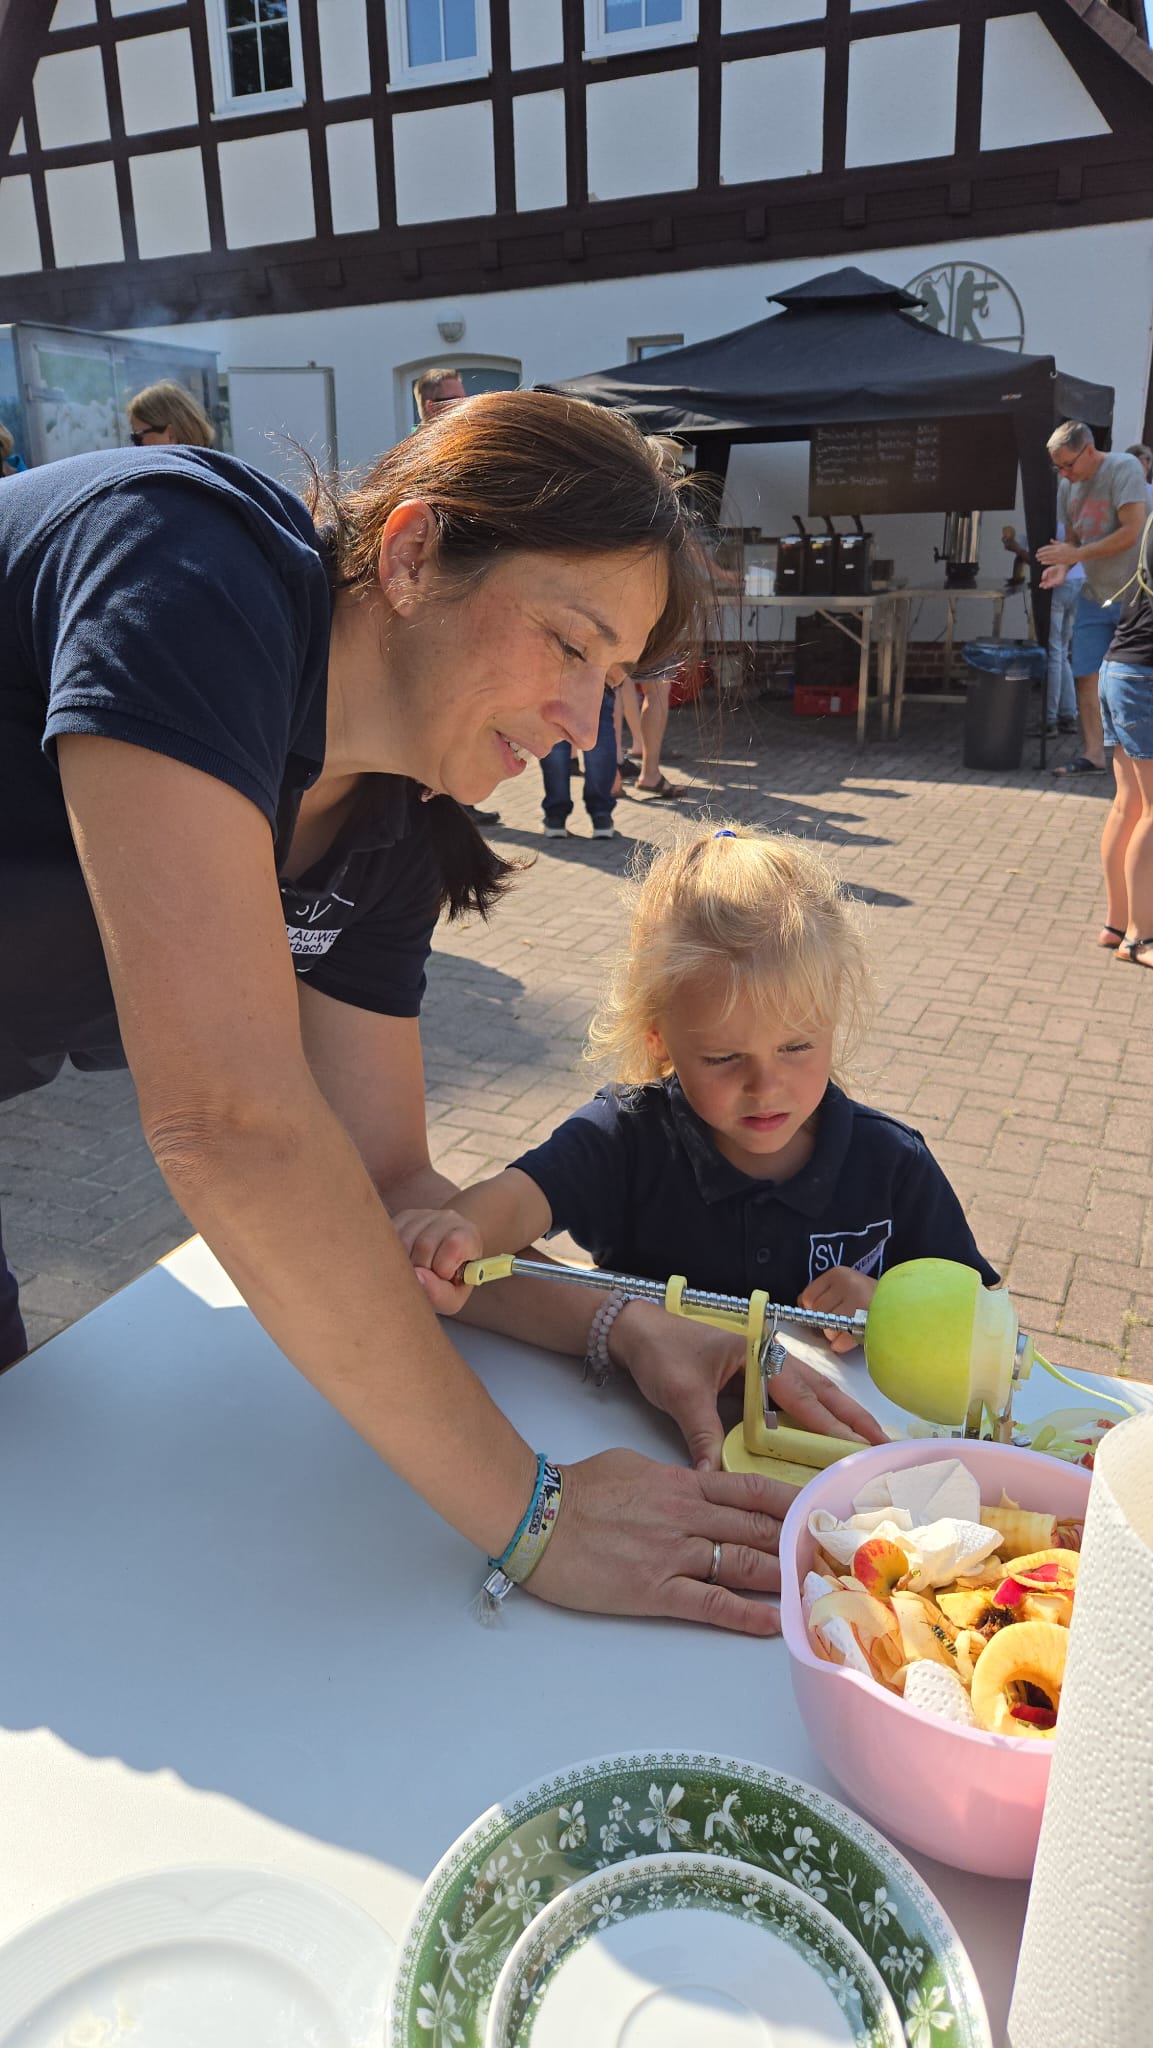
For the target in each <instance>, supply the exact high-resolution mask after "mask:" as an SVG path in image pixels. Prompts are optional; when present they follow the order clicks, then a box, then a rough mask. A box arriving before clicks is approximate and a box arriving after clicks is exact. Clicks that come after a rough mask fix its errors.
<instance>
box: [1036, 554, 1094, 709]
mask: <svg viewBox="0 0 1153 2048" xmlns="http://www.w3.org/2000/svg"><path fill="white" fill-rule="evenodd" d="M1057 538H1058V540H1064V538H1065V529H1064V527H1063V526H1059V527H1058V528H1057ZM1084 581H1085V571H1084V569H1082V568H1081V566H1080V564H1079V563H1074V564H1073V567H1072V568H1071V569H1067V570H1066V572H1065V581H1064V582H1063V583H1059V584H1058V585H1057V588H1056V589H1055V590H1054V591H1052V592H1051V594H1050V598H1049V670H1048V679H1047V682H1046V688H1045V731H1046V733H1047V735H1048V736H1049V737H1050V738H1053V737H1054V736H1055V735H1056V734H1057V733H1059V732H1076V730H1077V685H1076V683H1075V681H1074V670H1073V661H1072V655H1073V626H1074V623H1075V621H1076V617H1077V601H1078V599H1079V597H1080V595H1081V589H1082V585H1083V584H1084Z"/></svg>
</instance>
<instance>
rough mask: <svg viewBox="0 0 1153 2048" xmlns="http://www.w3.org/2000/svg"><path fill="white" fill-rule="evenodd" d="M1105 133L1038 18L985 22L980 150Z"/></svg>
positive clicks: (1091, 103)
mask: <svg viewBox="0 0 1153 2048" xmlns="http://www.w3.org/2000/svg"><path fill="white" fill-rule="evenodd" d="M1108 133H1109V123H1108V121H1107V120H1106V119H1105V116H1104V115H1103V114H1102V112H1101V109H1100V107H1099V106H1098V105H1097V102H1096V101H1095V100H1094V99H1093V98H1092V97H1091V95H1090V94H1089V93H1088V92H1086V90H1085V87H1084V86H1083V85H1082V83H1081V81H1080V79H1079V78H1078V76H1077V73H1076V72H1075V71H1074V69H1073V66H1072V65H1071V64H1070V62H1069V60H1068V58H1067V57H1066V56H1065V53H1064V51H1063V50H1060V49H1059V48H1058V47H1057V44H1056V43H1055V42H1054V40H1053V38H1052V36H1051V35H1050V34H1049V31H1048V29H1047V28H1046V27H1045V24H1044V22H1043V21H1042V20H1041V18H1040V16H1039V15H1036V14H1016V15H1008V16H1006V17H1004V18H1003V19H1002V20H1000V21H989V22H987V23H986V24H985V69H984V73H983V76H982V81H981V148H982V149H1020V148H1023V147H1024V146H1025V145H1026V144H1027V143H1034V142H1067V141H1071V140H1072V138H1073V137H1074V136H1080V135H1108Z"/></svg>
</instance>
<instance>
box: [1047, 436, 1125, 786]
mask: <svg viewBox="0 0 1153 2048" xmlns="http://www.w3.org/2000/svg"><path fill="white" fill-rule="evenodd" d="M1048 445H1049V454H1050V456H1051V458H1052V462H1053V467H1054V469H1055V470H1056V471H1057V473H1058V475H1059V476H1060V478H1061V482H1060V484H1059V486H1058V489H1057V522H1058V526H1059V528H1060V529H1061V530H1062V531H1063V532H1064V534H1065V536H1066V538H1065V539H1064V540H1053V541H1050V542H1049V543H1048V545H1047V546H1046V547H1043V548H1038V550H1037V560H1038V561H1039V562H1043V563H1044V564H1045V573H1044V575H1043V576H1042V578H1041V582H1042V584H1043V585H1044V587H1045V589H1046V590H1056V589H1057V588H1058V586H1059V585H1060V584H1062V583H1063V582H1064V581H1065V578H1066V576H1067V575H1068V573H1069V571H1070V569H1072V568H1073V567H1074V565H1075V564H1077V563H1080V565H1081V567H1082V568H1083V569H1084V571H1085V581H1084V583H1083V584H1082V586H1081V594H1080V596H1079V598H1078V600H1077V612H1076V616H1075V618H1074V621H1073V645H1072V649H1071V652H1070V659H1071V661H1072V665H1073V674H1074V676H1075V678H1076V682H1077V716H1078V718H1079V719H1080V722H1081V752H1080V753H1079V754H1078V755H1077V756H1076V758H1075V760H1072V761H1070V762H1069V763H1068V764H1067V766H1066V767H1064V768H1055V769H1054V771H1053V772H1054V774H1055V775H1100V774H1101V773H1102V772H1103V770H1104V767H1105V742H1104V738H1103V736H1102V730H1101V705H1100V701H1099V699H1098V695H1097V674H1098V671H1099V669H1100V667H1101V663H1102V661H1103V660H1104V658H1105V651H1106V649H1107V647H1108V645H1109V642H1110V640H1111V639H1112V638H1113V633H1114V630H1115V628H1116V626H1117V622H1118V620H1119V619H1120V617H1121V593H1122V591H1124V590H1125V588H1126V586H1127V585H1128V584H1130V583H1131V582H1132V579H1133V577H1134V575H1135V574H1136V571H1137V556H1138V553H1139V551H1140V547H1141V535H1142V533H1143V531H1144V527H1145V520H1146V518H1147V516H1148V511H1149V506H1148V501H1147V498H1146V491H1145V472H1144V470H1143V469H1142V467H1141V464H1140V463H1139V462H1138V461H1137V458H1136V456H1133V455H1103V454H1102V453H1101V450H1100V449H1099V448H1098V447H1096V446H1095V444H1094V441H1093V434H1092V430H1091V429H1090V428H1089V427H1087V426H1086V425H1085V424H1084V422H1083V421H1082V420H1067V421H1066V423H1065V425H1064V426H1063V427H1058V429H1057V431H1056V433H1055V434H1053V435H1051V436H1050V438H1049V444H1048Z"/></svg>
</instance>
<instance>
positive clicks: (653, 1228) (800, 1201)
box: [513, 1075, 998, 1303]
mask: <svg viewBox="0 0 1153 2048" xmlns="http://www.w3.org/2000/svg"><path fill="white" fill-rule="evenodd" d="M817 1116H818V1123H817V1133H816V1143H815V1145H814V1147H813V1154H812V1157H811V1159H810V1160H809V1163H808V1165H807V1166H804V1167H802V1168H801V1171H800V1172H799V1173H796V1174H794V1175H793V1176H792V1178H791V1179H789V1180H783V1181H772V1180H757V1179H754V1178H753V1177H752V1176H751V1175H749V1174H747V1173H742V1172H741V1171H740V1168H739V1167H736V1166H734V1165H732V1163H731V1162H730V1161H729V1160H727V1159H726V1158H725V1157H724V1156H723V1154H722V1153H720V1152H719V1151H718V1150H717V1147H716V1145H715V1143H714V1142H713V1139H712V1136H711V1135H710V1132H709V1130H708V1128H707V1126H706V1125H705V1124H703V1123H702V1122H701V1119H700V1118H699V1117H698V1116H697V1114H696V1112H695V1111H694V1110H692V1109H691V1108H690V1107H689V1104H688V1102H687V1101H686V1100H685V1096H684V1093H683V1091H682V1089H681V1086H680V1083H679V1081H678V1080H677V1079H676V1077H675V1075H674V1076H672V1077H671V1078H670V1079H669V1080H667V1081H658V1082H653V1083H651V1084H650V1085H649V1086H648V1087H645V1088H636V1089H628V1090H625V1089H605V1090H603V1091H602V1092H601V1094H599V1095H598V1096H597V1097H596V1098H595V1100H594V1101H592V1102H589V1103H586V1105H585V1107H584V1108H583V1109H579V1110H578V1111H577V1112H576V1114H575V1116H571V1117H569V1119H568V1121H567V1122H566V1123H563V1124H562V1125H561V1126H560V1129H559V1130H557V1131H554V1132H553V1135H552V1137H551V1138H548V1139H546V1140H545V1143H544V1144H543V1145H538V1146H536V1147H535V1148H534V1150H533V1151H531V1152H525V1153H523V1154H522V1156H521V1157H520V1158H519V1159H516V1160H514V1161H513V1164H514V1165H515V1166H516V1167H517V1168H519V1170H520V1172H521V1173H527V1174H528V1176H529V1178H530V1179H531V1180H534V1181H535V1182H536V1184H537V1186H538V1187H539V1188H540V1190H541V1193H542V1194H543V1195H544V1198H545V1200H546V1201H547V1203H548V1205H549V1208H550V1210H551V1211H552V1227H553V1229H554V1230H567V1231H568V1232H569V1233H570V1235H571V1236H572V1237H574V1238H575V1239H576V1241H577V1243H578V1244H579V1245H581V1246H583V1248H584V1250H585V1251H587V1252H589V1253H590V1254H591V1255H592V1257H593V1258H594V1259H595V1261H596V1263H597V1265H598V1266H604V1267H607V1268H609V1269H611V1270H613V1271H616V1272H620V1273H635V1274H637V1275H638V1276H639V1277H641V1278H643V1279H650V1280H666V1279H667V1278H668V1277H669V1275H670V1274H672V1273H683V1274H684V1275H685V1277H686V1278H687V1280H688V1282H689V1285H690V1286H691V1287H705V1288H710V1289H712V1290H714V1291H716V1292H717V1293H721V1294H751V1293H752V1291H753V1289H754V1288H758V1287H763V1288H765V1289H766V1290H767V1291H768V1293H769V1295H770V1296H771V1297H772V1299H773V1300H774V1301H780V1302H785V1303H793V1302H795V1301H796V1300H797V1297H798V1296H799V1295H800V1293H801V1292H802V1290H803V1289H804V1288H805V1287H807V1286H808V1284H809V1281H810V1280H815V1279H816V1278H817V1276H818V1275H819V1274H820V1273H823V1272H826V1271H827V1270H828V1269H829V1268H831V1267H833V1266H855V1267H857V1268H858V1269H859V1270H860V1271H861V1272H862V1273H867V1274H868V1275H869V1277H870V1278H871V1279H874V1280H876V1279H878V1278H879V1277H880V1275H881V1273H882V1272H884V1271H885V1270H886V1269H887V1268H888V1267H890V1266H896V1265H901V1264H903V1262H904V1261H905V1260H906V1259H923V1258H941V1259H955V1260H956V1261H957V1262H958V1263H959V1264H960V1265H964V1266H974V1267H975V1268H976V1270H977V1271H978V1273H979V1274H980V1275H981V1279H982V1281H983V1282H984V1283H985V1285H986V1286H993V1285H995V1284H996V1281H997V1278H998V1276H997V1274H996V1273H995V1272H994V1270H993V1268H992V1266H990V1265H989V1264H988V1262H987V1260H985V1259H983V1258H982V1257H981V1254H980V1252H979V1251H978V1250H977V1246H976V1243H975V1241H974V1238H973V1233H972V1231H971V1230H970V1229H969V1226H968V1224H967V1223H966V1221H965V1216H964V1212H963V1210H962V1208H961V1204H960V1203H959V1201H958V1200H957V1197H956V1195H955V1194H954V1193H953V1190H952V1188H951V1187H950V1186H949V1183H948V1181H947V1180H946V1178H945V1176H944V1174H943V1173H942V1171H941V1168H940V1167H939V1166H938V1164H937V1162H936V1160H935V1159H934V1158H933V1155H932V1153H931V1152H930V1151H929V1148H928V1146H927V1145H926V1143H925V1141H924V1139H923V1138H922V1137H921V1136H920V1134H919V1133H918V1132H917V1131H913V1130H910V1129H909V1127H908V1126H907V1125H906V1124H902V1123H898V1122H897V1120H896V1118H895V1117H891V1116H885V1115H884V1113H883V1112H882V1111H881V1110H878V1109H868V1108H867V1107H866V1106H865V1104H864V1103H862V1102H852V1101H850V1099H849V1097H848V1096H847V1095H844V1094H842V1092H841V1090H840V1089H839V1088H837V1087H835V1086H834V1085H833V1083H832V1082H830V1084H829V1087H828V1089H827V1090H826V1093H825V1096H824V1099H823V1101H822V1103H821V1106H820V1109H819V1110H818V1112H817Z"/></svg>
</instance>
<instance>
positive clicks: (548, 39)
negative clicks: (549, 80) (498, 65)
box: [508, 0, 564, 71]
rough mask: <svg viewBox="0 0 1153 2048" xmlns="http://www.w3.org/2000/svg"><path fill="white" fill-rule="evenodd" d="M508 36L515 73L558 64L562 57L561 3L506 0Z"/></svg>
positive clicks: (535, 0) (545, 0)
mask: <svg viewBox="0 0 1153 2048" xmlns="http://www.w3.org/2000/svg"><path fill="white" fill-rule="evenodd" d="M508 33H509V47H510V51H511V55H512V68H513V70H514V71H524V70H527V69H528V68H529V66H530V65H533V64H559V63H560V61H561V59H562V58H563V56H564V21H563V18H562V15H561V0H509V10H508Z"/></svg>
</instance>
